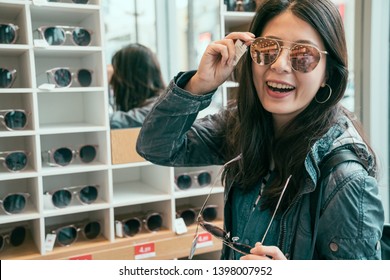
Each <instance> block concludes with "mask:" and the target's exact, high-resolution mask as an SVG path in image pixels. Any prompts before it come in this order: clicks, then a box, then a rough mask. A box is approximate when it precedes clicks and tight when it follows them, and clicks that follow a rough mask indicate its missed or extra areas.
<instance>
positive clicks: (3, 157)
mask: <svg viewBox="0 0 390 280" xmlns="http://www.w3.org/2000/svg"><path fill="white" fill-rule="evenodd" d="M0 161H3V165H4V167H5V168H7V169H8V171H11V172H18V171H22V170H23V169H25V168H26V166H27V163H28V154H27V153H26V152H25V151H8V152H0Z"/></svg>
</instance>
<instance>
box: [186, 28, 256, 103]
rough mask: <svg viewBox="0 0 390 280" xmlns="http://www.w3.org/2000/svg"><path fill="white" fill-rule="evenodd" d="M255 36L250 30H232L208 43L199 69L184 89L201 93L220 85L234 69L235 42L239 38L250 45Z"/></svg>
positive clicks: (193, 92)
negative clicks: (221, 37) (222, 37)
mask: <svg viewBox="0 0 390 280" xmlns="http://www.w3.org/2000/svg"><path fill="white" fill-rule="evenodd" d="M254 38H255V35H254V34H252V33H250V32H232V33H230V34H228V35H227V36H226V37H225V38H224V39H222V40H219V41H215V42H213V43H211V44H210V45H208V46H207V48H206V50H205V52H204V54H203V56H202V59H201V61H200V64H199V67H198V71H197V72H196V74H195V75H194V76H193V77H192V78H191V80H190V81H188V83H187V85H186V86H185V88H184V89H185V90H187V91H189V92H191V93H192V94H197V95H201V94H205V93H208V92H210V91H212V90H214V89H216V88H217V87H219V86H220V85H221V84H222V83H224V82H225V81H226V79H227V78H228V77H229V75H230V74H231V73H232V72H233V70H234V66H235V64H234V57H235V54H236V51H235V47H234V42H235V41H236V40H238V39H239V40H241V41H243V42H244V43H245V44H246V45H247V46H248V45H250V44H251V43H252V41H253V39H254Z"/></svg>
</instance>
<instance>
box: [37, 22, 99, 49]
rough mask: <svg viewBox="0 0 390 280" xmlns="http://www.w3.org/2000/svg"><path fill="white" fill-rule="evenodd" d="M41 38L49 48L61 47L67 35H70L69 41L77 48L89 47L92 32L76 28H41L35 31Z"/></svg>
mask: <svg viewBox="0 0 390 280" xmlns="http://www.w3.org/2000/svg"><path fill="white" fill-rule="evenodd" d="M37 31H38V32H39V35H40V36H41V38H43V39H45V41H46V42H47V43H48V44H49V45H50V46H62V45H64V44H65V42H66V38H67V35H71V41H72V43H73V44H74V45H77V46H83V47H84V46H89V45H90V44H91V38H92V31H89V30H87V29H85V28H82V27H77V26H41V27H39V28H38V29H37Z"/></svg>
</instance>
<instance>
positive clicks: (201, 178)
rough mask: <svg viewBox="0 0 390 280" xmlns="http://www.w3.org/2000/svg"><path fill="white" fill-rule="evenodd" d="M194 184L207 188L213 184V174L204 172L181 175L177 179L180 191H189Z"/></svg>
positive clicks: (176, 182)
mask: <svg viewBox="0 0 390 280" xmlns="http://www.w3.org/2000/svg"><path fill="white" fill-rule="evenodd" d="M194 183H196V184H197V185H198V186H199V187H207V186H208V185H210V183H211V172H210V171H204V170H202V171H196V172H188V173H183V174H179V175H177V176H176V177H175V184H176V186H177V187H178V188H179V189H180V190H187V189H189V188H191V187H192V186H193V185H194Z"/></svg>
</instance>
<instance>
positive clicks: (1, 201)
mask: <svg viewBox="0 0 390 280" xmlns="http://www.w3.org/2000/svg"><path fill="white" fill-rule="evenodd" d="M12 195H20V196H22V197H23V198H24V200H25V205H24V207H23V208H22V209H20V210H19V211H17V212H8V211H7V210H6V209H5V208H4V201H5V200H6V199H7V198H8V197H9V196H12ZM30 196H31V195H30V194H29V193H23V192H18V193H9V194H7V195H6V196H4V198H3V199H0V205H1V208H2V209H3V211H4V212H5V213H6V214H7V215H13V214H18V213H21V212H23V210H24V209H25V208H26V204H27V200H28V199H29V197H30Z"/></svg>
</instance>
